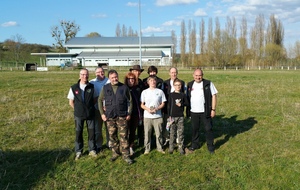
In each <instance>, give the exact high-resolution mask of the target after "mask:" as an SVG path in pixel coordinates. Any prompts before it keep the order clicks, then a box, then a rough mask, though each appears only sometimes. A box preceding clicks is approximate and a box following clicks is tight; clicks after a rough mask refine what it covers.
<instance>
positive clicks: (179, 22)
mask: <svg viewBox="0 0 300 190" xmlns="http://www.w3.org/2000/svg"><path fill="white" fill-rule="evenodd" d="M180 24H181V21H177V20H170V21H167V22H164V23H163V24H162V25H163V26H180Z"/></svg>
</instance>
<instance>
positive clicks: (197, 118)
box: [191, 112, 214, 151]
mask: <svg viewBox="0 0 300 190" xmlns="http://www.w3.org/2000/svg"><path fill="white" fill-rule="evenodd" d="M191 123H192V145H191V147H192V148H194V149H198V148H200V124H201V123H203V125H204V129H205V138H206V144H207V148H208V150H209V151H213V150H214V135H213V131H212V127H213V126H212V118H211V117H206V116H205V114H204V113H192V112H191Z"/></svg>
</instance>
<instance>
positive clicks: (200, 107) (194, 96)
mask: <svg viewBox="0 0 300 190" xmlns="http://www.w3.org/2000/svg"><path fill="white" fill-rule="evenodd" d="M210 91H211V95H214V94H217V93H218V91H217V89H216V87H215V85H214V84H213V83H212V82H211V83H210ZM204 103H205V99H204V92H203V81H201V82H200V83H196V82H194V84H193V86H192V89H191V112H193V113H203V112H204Z"/></svg>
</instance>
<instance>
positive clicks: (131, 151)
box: [129, 147, 134, 156]
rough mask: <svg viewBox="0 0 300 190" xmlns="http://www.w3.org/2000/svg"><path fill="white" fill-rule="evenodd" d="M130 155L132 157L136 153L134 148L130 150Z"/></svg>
mask: <svg viewBox="0 0 300 190" xmlns="http://www.w3.org/2000/svg"><path fill="white" fill-rule="evenodd" d="M129 154H130V156H132V155H134V151H133V149H132V147H130V148H129Z"/></svg>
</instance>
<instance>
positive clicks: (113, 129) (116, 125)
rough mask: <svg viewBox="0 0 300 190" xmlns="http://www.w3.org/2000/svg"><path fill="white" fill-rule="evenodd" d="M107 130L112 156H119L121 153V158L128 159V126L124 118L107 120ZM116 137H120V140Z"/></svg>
mask: <svg viewBox="0 0 300 190" xmlns="http://www.w3.org/2000/svg"><path fill="white" fill-rule="evenodd" d="M107 128H108V133H109V144H110V146H111V150H112V154H113V156H115V155H117V154H120V151H121V153H122V155H123V158H127V157H129V143H128V126H127V121H126V117H117V118H114V119H111V118H110V119H108V120H107ZM118 136H119V137H120V140H119V138H118Z"/></svg>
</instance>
